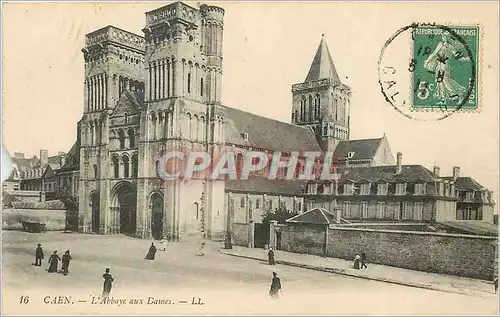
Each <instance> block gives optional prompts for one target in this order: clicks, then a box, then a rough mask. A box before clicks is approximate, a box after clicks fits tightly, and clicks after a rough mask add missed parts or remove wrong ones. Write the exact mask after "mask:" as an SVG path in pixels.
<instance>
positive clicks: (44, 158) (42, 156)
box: [40, 150, 49, 166]
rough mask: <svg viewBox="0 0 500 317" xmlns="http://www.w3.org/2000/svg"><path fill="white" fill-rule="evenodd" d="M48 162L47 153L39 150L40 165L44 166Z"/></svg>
mask: <svg viewBox="0 0 500 317" xmlns="http://www.w3.org/2000/svg"><path fill="white" fill-rule="evenodd" d="M48 162H49V151H47V150H40V165H42V166H45V165H46V164H47V163H48Z"/></svg>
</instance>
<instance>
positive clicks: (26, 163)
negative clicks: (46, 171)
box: [11, 156, 38, 171]
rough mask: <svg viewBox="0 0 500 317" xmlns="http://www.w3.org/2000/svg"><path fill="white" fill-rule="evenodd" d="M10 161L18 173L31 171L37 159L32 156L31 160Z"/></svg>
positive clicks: (15, 159) (15, 158)
mask: <svg viewBox="0 0 500 317" xmlns="http://www.w3.org/2000/svg"><path fill="white" fill-rule="evenodd" d="M11 159H12V162H13V163H14V165H15V166H16V167H17V168H18V169H19V171H25V170H28V169H31V168H33V167H34V166H35V165H36V164H37V162H38V158H37V157H36V156H33V157H32V158H20V157H12V158H11Z"/></svg>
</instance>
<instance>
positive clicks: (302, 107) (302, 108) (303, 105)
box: [300, 97, 306, 121]
mask: <svg viewBox="0 0 500 317" xmlns="http://www.w3.org/2000/svg"><path fill="white" fill-rule="evenodd" d="M305 116H306V99H305V97H302V100H301V101H300V121H304V120H305Z"/></svg>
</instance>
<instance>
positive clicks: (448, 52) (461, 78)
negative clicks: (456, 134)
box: [409, 25, 480, 111]
mask: <svg viewBox="0 0 500 317" xmlns="http://www.w3.org/2000/svg"><path fill="white" fill-rule="evenodd" d="M479 37H480V30H479V26H449V27H443V26H434V25H419V26H417V27H416V28H415V29H413V31H412V44H413V47H412V54H413V55H412V59H411V61H410V65H409V71H410V72H411V73H412V78H411V80H412V90H411V91H412V108H413V110H414V111H418V110H442V111H458V110H465V111H467V110H476V109H477V108H478V102H479V98H478V91H479V90H478V86H479V82H478V69H479V53H480V50H479Z"/></svg>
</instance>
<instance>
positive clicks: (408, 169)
mask: <svg viewBox="0 0 500 317" xmlns="http://www.w3.org/2000/svg"><path fill="white" fill-rule="evenodd" d="M396 169H397V166H396V165H390V166H372V167H347V168H339V169H337V173H339V174H342V177H341V179H340V181H341V182H344V181H353V182H356V183H357V182H362V181H369V182H371V183H375V182H378V181H387V182H397V181H408V182H412V181H425V182H434V181H439V180H440V178H439V177H436V176H435V175H434V174H433V173H432V172H431V171H429V170H428V169H427V168H425V167H424V166H422V165H403V166H402V169H401V173H400V174H396Z"/></svg>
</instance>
